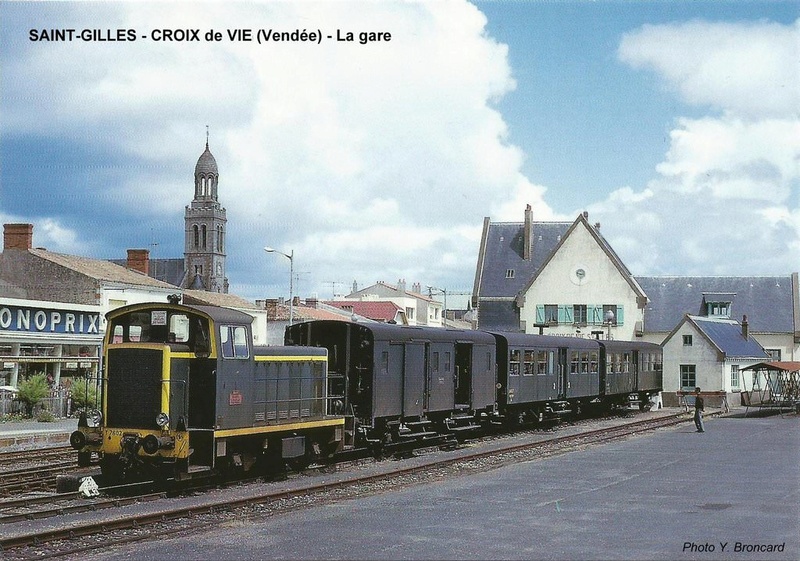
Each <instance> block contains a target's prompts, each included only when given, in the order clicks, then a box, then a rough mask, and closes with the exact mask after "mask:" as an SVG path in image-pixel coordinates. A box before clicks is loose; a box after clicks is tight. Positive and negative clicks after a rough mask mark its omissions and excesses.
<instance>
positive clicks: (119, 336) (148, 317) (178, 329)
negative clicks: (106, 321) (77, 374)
mask: <svg viewBox="0 0 800 561" xmlns="http://www.w3.org/2000/svg"><path fill="white" fill-rule="evenodd" d="M109 333H110V335H109V338H110V339H109V340H110V342H111V343H161V344H182V345H188V346H189V347H190V348H191V349H192V350H193V351H194V352H195V353H198V354H204V353H208V351H209V337H208V321H207V320H206V319H205V318H203V317H200V316H197V315H194V314H190V313H187V312H185V311H176V310H169V309H164V310H145V311H134V312H130V313H127V314H123V315H121V316H119V317H117V318H114V319H113V320H112V322H111V326H110V329H109Z"/></svg>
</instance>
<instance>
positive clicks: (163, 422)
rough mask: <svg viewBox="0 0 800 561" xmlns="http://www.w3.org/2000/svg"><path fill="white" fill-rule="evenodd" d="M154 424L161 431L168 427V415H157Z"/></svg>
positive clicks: (162, 413)
mask: <svg viewBox="0 0 800 561" xmlns="http://www.w3.org/2000/svg"><path fill="white" fill-rule="evenodd" d="M156 424H157V425H158V426H159V427H161V428H162V429H163V428H164V427H166V426H167V425H169V415H167V414H166V413H164V412H163V411H162V412H161V413H159V414H158V415H156Z"/></svg>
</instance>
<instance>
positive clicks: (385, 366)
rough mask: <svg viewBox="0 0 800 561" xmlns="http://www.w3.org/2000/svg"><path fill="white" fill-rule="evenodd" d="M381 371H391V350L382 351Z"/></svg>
mask: <svg viewBox="0 0 800 561" xmlns="http://www.w3.org/2000/svg"><path fill="white" fill-rule="evenodd" d="M381 372H383V373H384V374H386V373H387V372H389V351H383V352H382V353H381Z"/></svg>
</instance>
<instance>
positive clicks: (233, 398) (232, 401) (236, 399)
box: [228, 390, 242, 405]
mask: <svg viewBox="0 0 800 561" xmlns="http://www.w3.org/2000/svg"><path fill="white" fill-rule="evenodd" d="M241 404H242V392H240V391H239V390H233V391H232V392H231V395H229V396H228V405H241Z"/></svg>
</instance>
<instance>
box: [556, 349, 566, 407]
mask: <svg viewBox="0 0 800 561" xmlns="http://www.w3.org/2000/svg"><path fill="white" fill-rule="evenodd" d="M567 358H568V357H567V349H564V348H561V349H558V370H557V372H558V373H557V376H556V391H557V392H558V396H557V397H558V398H559V399H565V398H566V397H567V377H568V376H569V363H568V362H567Z"/></svg>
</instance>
